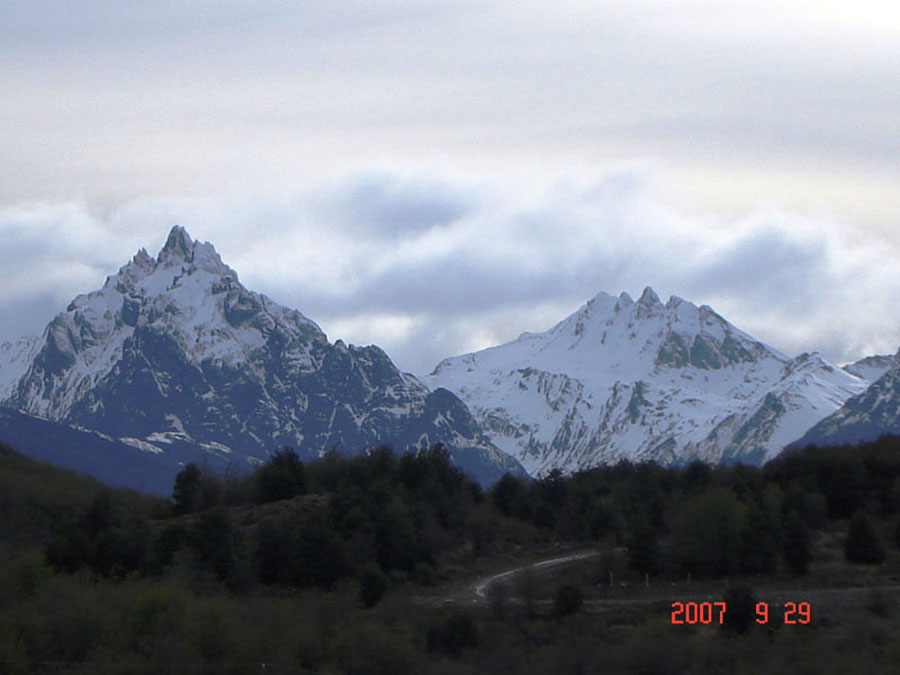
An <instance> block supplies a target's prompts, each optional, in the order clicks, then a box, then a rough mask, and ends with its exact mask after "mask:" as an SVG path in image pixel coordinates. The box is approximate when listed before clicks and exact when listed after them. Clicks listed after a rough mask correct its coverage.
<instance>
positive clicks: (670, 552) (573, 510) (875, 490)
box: [491, 436, 900, 578]
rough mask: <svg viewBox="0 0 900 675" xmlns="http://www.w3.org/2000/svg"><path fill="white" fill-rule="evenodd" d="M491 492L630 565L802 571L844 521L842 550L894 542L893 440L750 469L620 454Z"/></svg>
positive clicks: (509, 511) (898, 502)
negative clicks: (679, 464) (620, 551)
mask: <svg viewBox="0 0 900 675" xmlns="http://www.w3.org/2000/svg"><path fill="white" fill-rule="evenodd" d="M491 500H492V502H493V503H494V505H495V506H496V508H497V509H498V511H500V512H501V513H503V514H505V515H508V516H513V517H515V518H518V519H521V520H525V521H527V522H530V523H533V524H534V525H536V526H538V527H540V528H545V529H550V530H552V531H553V532H554V533H555V534H556V535H557V536H558V537H559V538H560V539H565V540H583V541H586V540H598V539H603V538H607V537H609V538H612V539H614V541H615V542H616V544H617V545H619V546H624V547H626V548H627V560H628V566H629V568H630V569H631V570H632V571H634V572H636V573H639V574H662V575H665V576H669V577H680V576H684V575H687V574H690V575H692V576H694V577H714V578H715V577H727V576H732V575H735V574H745V575H753V574H764V573H773V572H777V571H785V572H790V573H793V574H804V573H806V572H807V570H808V568H809V564H810V562H811V561H812V557H813V553H814V550H813V546H812V540H813V537H814V536H815V534H816V533H817V532H818V531H821V530H823V528H827V527H833V526H835V525H836V524H840V523H841V521H845V520H848V519H849V523H847V533H846V537H845V540H844V554H845V558H846V560H848V561H850V562H859V563H880V562H883V561H884V559H885V555H886V546H887V545H900V523H898V515H900V438H898V437H892V436H886V437H883V438H881V439H880V440H878V441H875V442H872V443H868V444H863V445H860V446H856V447H841V448H815V447H811V448H806V449H803V450H799V451H794V452H791V453H788V454H785V455H782V456H780V457H778V458H777V459H775V460H773V461H770V462H768V463H767V464H766V465H765V466H764V467H763V468H761V469H760V468H755V467H751V466H745V465H734V466H720V467H710V466H709V465H707V464H704V463H702V462H693V463H691V464H689V465H688V466H686V467H684V468H665V467H661V466H659V465H656V464H653V463H641V464H633V463H630V462H622V463H619V464H617V465H615V466H610V467H600V468H597V469H592V470H589V471H583V472H580V473H577V474H575V475H573V476H570V477H564V476H562V475H561V474H560V473H559V472H556V471H554V472H551V473H550V474H549V475H548V476H546V477H545V478H543V479H540V480H537V481H534V482H533V483H530V484H529V483H525V482H523V481H520V480H517V479H515V478H512V477H510V476H504V478H503V479H501V480H500V482H499V483H498V484H497V485H496V486H495V487H494V488H493V490H492V492H491Z"/></svg>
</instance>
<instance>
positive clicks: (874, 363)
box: [841, 354, 894, 382]
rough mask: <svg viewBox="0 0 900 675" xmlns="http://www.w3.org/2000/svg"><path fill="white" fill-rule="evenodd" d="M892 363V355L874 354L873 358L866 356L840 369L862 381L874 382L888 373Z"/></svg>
mask: <svg viewBox="0 0 900 675" xmlns="http://www.w3.org/2000/svg"><path fill="white" fill-rule="evenodd" d="M893 362H894V356H893V354H876V355H874V356H867V357H865V358H864V359H860V360H859V361H854V362H853V363H847V364H845V365H843V366H841V368H843V369H844V370H846V371H847V372H848V373H850V374H851V375H856V376H857V377H859V378H861V379H863V380H868V381H869V382H874V381H875V380H877V379H878V378H879V377H881V376H882V375H884V374H885V373H886V372H887V371H888V369H889V368H890V367H891V364H893Z"/></svg>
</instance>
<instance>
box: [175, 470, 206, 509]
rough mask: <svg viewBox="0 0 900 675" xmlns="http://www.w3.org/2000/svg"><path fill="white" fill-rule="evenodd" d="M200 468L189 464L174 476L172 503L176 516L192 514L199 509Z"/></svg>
mask: <svg viewBox="0 0 900 675" xmlns="http://www.w3.org/2000/svg"><path fill="white" fill-rule="evenodd" d="M200 490H201V486H200V467H198V466H197V465H196V464H194V463H193V462H191V463H190V464H188V465H187V466H186V467H184V468H183V469H182V470H181V471H179V472H178V475H177V476H175V487H174V489H173V490H172V501H173V502H174V510H175V513H176V515H183V514H186V513H194V512H195V511H197V510H198V509H199V508H200Z"/></svg>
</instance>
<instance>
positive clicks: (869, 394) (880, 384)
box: [791, 351, 900, 448]
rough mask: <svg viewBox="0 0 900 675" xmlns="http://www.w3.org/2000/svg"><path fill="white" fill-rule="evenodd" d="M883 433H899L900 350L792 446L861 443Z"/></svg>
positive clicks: (874, 438)
mask: <svg viewBox="0 0 900 675" xmlns="http://www.w3.org/2000/svg"><path fill="white" fill-rule="evenodd" d="M876 358H879V359H880V358H882V357H876ZM864 360H865V359H864ZM879 365H880V364H879ZM884 434H900V351H898V352H897V354H896V355H894V356H892V357H890V365H889V367H888V368H887V370H885V371H884V372H883V373H882V374H881V376H880V377H879V378H878V379H877V380H875V382H873V383H872V384H871V385H870V386H869V387H868V388H867V389H866V390H865V391H863V392H862V393H860V394H857V395H856V396H853V397H851V398H849V399H848V400H847V401H845V402H844V404H843V405H842V406H841V408H840V409H839V410H837V411H836V412H834V413H833V414H831V415H829V416H827V417H826V418H825V419H823V420H821V421H819V422H818V423H817V424H816V425H815V426H813V427H812V428H811V429H809V430H808V431H807V432H806V433H805V434H803V436H802V437H801V438H799V440H797V441H796V442H795V443H792V444H791V447H792V448H795V447H804V446H807V445H819V446H823V445H843V444H845V443H860V442H862V441H874V440H876V439H877V438H878V437H879V436H882V435H884Z"/></svg>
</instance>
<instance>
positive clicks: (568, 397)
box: [424, 288, 867, 475]
mask: <svg viewBox="0 0 900 675" xmlns="http://www.w3.org/2000/svg"><path fill="white" fill-rule="evenodd" d="M424 380H425V382H426V383H427V384H428V385H429V386H441V387H446V388H448V389H450V390H451V391H454V392H455V393H457V394H458V395H459V396H460V398H462V399H463V400H464V401H465V402H466V403H467V404H468V405H469V407H470V409H471V410H472V412H473V413H474V415H475V417H476V419H477V420H478V421H479V422H480V423H481V425H482V427H483V428H484V430H485V431H486V432H487V433H488V435H489V436H490V437H491V440H493V442H494V443H495V444H496V445H497V446H498V447H500V448H502V449H503V450H504V451H506V452H508V453H510V454H511V455H512V456H513V457H516V458H517V459H518V460H519V461H520V462H521V463H522V464H523V466H525V468H526V469H527V470H528V471H529V473H531V474H532V475H537V474H541V473H544V472H546V471H548V470H550V469H552V468H560V469H563V470H566V471H572V470H577V469H580V468H586V467H590V466H595V465H598V464H603V463H609V462H614V461H617V460H618V459H622V458H628V459H633V460H645V459H653V460H657V461H661V462H663V463H673V462H680V461H687V460H690V459H694V458H699V459H702V460H704V461H708V462H718V461H723V460H725V461H728V460H734V459H741V460H743V461H756V462H758V461H762V460H763V459H765V458H768V457H771V456H773V455H775V454H777V453H778V452H779V451H780V450H781V448H782V447H783V446H784V445H785V444H786V443H788V442H790V441H791V440H794V439H796V438H797V437H798V436H800V435H801V434H802V433H803V432H804V431H805V430H806V429H808V428H809V427H810V426H812V425H813V424H814V423H815V422H817V421H818V420H820V419H822V418H823V417H825V416H826V415H828V414H830V413H831V412H833V411H834V410H836V409H837V408H839V407H840V406H841V404H842V403H843V402H844V401H845V400H846V399H847V398H848V397H850V396H851V395H853V394H856V393H859V392H860V391H862V390H863V389H864V388H865V386H866V385H867V382H865V381H863V380H861V379H860V378H858V377H855V376H853V375H850V374H849V373H846V372H844V371H842V370H841V369H839V368H837V367H836V366H833V365H831V364H830V363H827V362H826V361H825V360H824V359H822V358H821V357H820V356H819V355H818V354H812V355H810V354H802V355H800V356H798V357H796V358H794V359H791V358H788V357H787V356H785V355H784V354H782V353H780V352H778V351H776V350H774V349H772V348H771V347H769V346H767V345H765V344H763V343H761V342H759V341H758V340H755V339H753V338H752V337H751V336H749V335H747V334H746V333H744V332H742V331H740V330H738V329H737V328H735V327H734V326H732V325H731V324H730V323H728V322H727V321H726V320H725V319H723V318H722V317H721V316H719V315H718V314H717V313H716V312H715V311H713V310H712V308H710V307H708V306H706V305H704V306H701V307H697V306H696V305H694V304H692V303H690V302H687V301H685V300H682V299H681V298H678V297H674V296H673V297H672V298H670V299H669V301H668V302H667V303H666V304H663V303H662V302H661V301H660V300H659V297H658V296H657V295H656V293H655V292H654V291H653V290H652V289H651V288H646V289H645V290H644V292H643V294H642V295H641V297H640V299H639V300H637V301H634V300H632V299H631V297H630V296H629V295H628V294H627V293H622V294H621V295H620V296H619V297H618V298H614V297H612V296H609V295H607V294H605V293H600V294H599V295H597V296H596V297H595V298H593V299H592V300H590V301H589V302H588V303H587V304H585V305H584V306H583V307H581V309H579V310H578V311H577V312H575V313H574V314H572V315H571V316H569V317H568V318H566V319H564V320H563V321H561V322H560V323H558V324H557V325H556V326H554V327H553V328H551V329H550V330H548V331H546V332H544V333H537V334H535V333H524V334H523V335H521V336H520V337H519V338H518V339H517V340H514V341H512V342H510V343H507V344H504V345H500V346H498V347H492V348H490V349H485V350H483V351H480V352H476V353H473V354H466V355H463V356H458V357H453V358H449V359H445V360H444V361H442V362H441V363H440V364H438V366H437V367H436V368H435V369H434V371H433V372H432V373H431V374H430V375H429V376H427V377H426V378H424Z"/></svg>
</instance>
